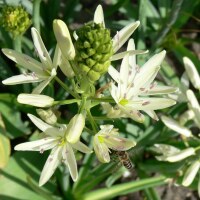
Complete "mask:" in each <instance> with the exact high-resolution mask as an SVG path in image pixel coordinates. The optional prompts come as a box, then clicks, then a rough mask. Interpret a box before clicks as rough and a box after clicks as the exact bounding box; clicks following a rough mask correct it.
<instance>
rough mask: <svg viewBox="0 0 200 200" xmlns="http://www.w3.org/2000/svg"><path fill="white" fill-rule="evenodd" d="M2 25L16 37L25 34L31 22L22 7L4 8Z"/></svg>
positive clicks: (1, 18) (0, 23)
mask: <svg viewBox="0 0 200 200" xmlns="http://www.w3.org/2000/svg"><path fill="white" fill-rule="evenodd" d="M0 25H1V26H2V27H4V28H5V30H6V31H8V32H10V33H11V34H13V36H14V37H16V36H18V35H22V34H24V33H25V31H26V30H27V29H28V27H29V26H30V25H31V20H30V18H29V14H28V12H26V10H25V9H24V8H23V7H22V6H4V7H3V8H2V10H1V16H0Z"/></svg>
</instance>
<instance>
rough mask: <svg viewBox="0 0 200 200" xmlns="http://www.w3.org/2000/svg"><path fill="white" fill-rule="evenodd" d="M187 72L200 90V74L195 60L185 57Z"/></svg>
mask: <svg viewBox="0 0 200 200" xmlns="http://www.w3.org/2000/svg"><path fill="white" fill-rule="evenodd" d="M183 62H184V66H185V70H186V73H187V75H188V77H189V79H190V81H191V83H192V84H193V86H194V87H195V88H196V89H198V90H200V75H199V73H198V71H197V68H196V67H195V65H194V64H193V62H192V61H191V60H190V59H189V58H188V57H183Z"/></svg>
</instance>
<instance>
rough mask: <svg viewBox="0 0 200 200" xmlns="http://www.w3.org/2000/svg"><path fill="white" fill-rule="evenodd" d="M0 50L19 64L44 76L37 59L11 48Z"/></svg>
mask: <svg viewBox="0 0 200 200" xmlns="http://www.w3.org/2000/svg"><path fill="white" fill-rule="evenodd" d="M2 52H3V53H4V54H5V55H6V56H7V57H8V58H10V59H11V60H12V61H14V62H16V63H17V64H19V65H21V66H22V67H24V68H25V69H28V70H31V71H33V72H35V73H36V74H37V75H40V76H46V75H47V74H46V73H45V72H44V71H43V66H42V64H41V63H40V62H38V61H37V60H35V59H33V58H31V57H30V56H27V55H25V54H22V53H19V52H17V51H15V50H12V49H2Z"/></svg>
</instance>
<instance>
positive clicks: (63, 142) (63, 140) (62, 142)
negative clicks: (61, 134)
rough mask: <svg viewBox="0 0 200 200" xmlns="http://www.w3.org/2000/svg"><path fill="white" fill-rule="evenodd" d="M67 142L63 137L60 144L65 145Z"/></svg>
mask: <svg viewBox="0 0 200 200" xmlns="http://www.w3.org/2000/svg"><path fill="white" fill-rule="evenodd" d="M65 143H66V141H65V139H63V138H62V139H61V140H60V141H59V144H58V145H59V146H63V145H65Z"/></svg>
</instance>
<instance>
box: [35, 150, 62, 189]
mask: <svg viewBox="0 0 200 200" xmlns="http://www.w3.org/2000/svg"><path fill="white" fill-rule="evenodd" d="M61 151H62V148H61V147H57V148H55V149H53V150H52V152H51V154H50V155H49V157H48V158H47V161H46V163H45V165H44V167H43V169H42V173H41V176H40V180H39V186H42V185H44V184H45V183H46V182H47V181H48V180H49V179H50V178H51V176H52V175H53V173H54V172H55V170H56V168H57V167H58V165H59V163H60V162H61V158H62V157H61V156H62V155H61V153H62V152H61Z"/></svg>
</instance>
